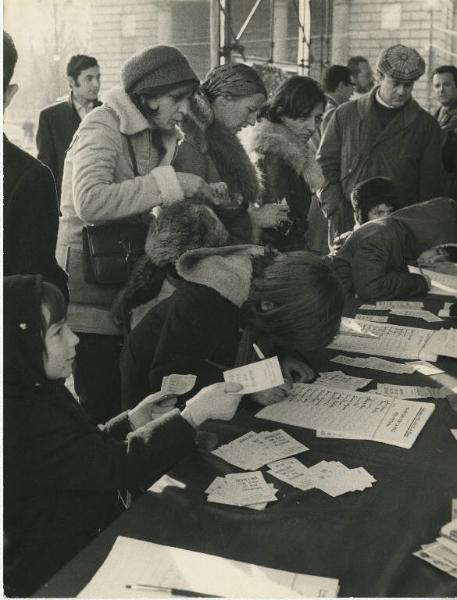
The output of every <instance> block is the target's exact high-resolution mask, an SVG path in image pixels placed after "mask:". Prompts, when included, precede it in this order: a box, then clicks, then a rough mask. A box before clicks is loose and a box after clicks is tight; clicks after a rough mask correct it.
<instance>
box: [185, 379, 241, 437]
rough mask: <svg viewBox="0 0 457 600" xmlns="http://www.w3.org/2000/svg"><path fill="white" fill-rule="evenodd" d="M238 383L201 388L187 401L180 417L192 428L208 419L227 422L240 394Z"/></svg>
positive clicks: (238, 400) (217, 384)
mask: <svg viewBox="0 0 457 600" xmlns="http://www.w3.org/2000/svg"><path fill="white" fill-rule="evenodd" d="M242 387H243V386H242V385H241V384H239V383H214V384H213V385H209V386H208V387H205V388H203V389H202V390H200V391H199V392H198V394H197V395H196V396H194V397H193V398H191V399H190V400H188V401H187V404H186V408H185V409H184V410H183V411H182V413H181V415H182V417H183V418H184V419H186V421H187V422H188V423H190V425H192V427H198V426H199V425H201V424H202V423H203V422H204V421H206V420H208V419H222V420H223V421H229V420H230V419H231V418H232V417H233V415H234V414H235V413H236V409H237V408H238V404H239V403H240V400H241V396H242V394H238V393H237V392H239V391H240V390H241V389H242Z"/></svg>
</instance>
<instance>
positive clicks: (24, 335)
mask: <svg viewBox="0 0 457 600" xmlns="http://www.w3.org/2000/svg"><path fill="white" fill-rule="evenodd" d="M4 307H5V312H4V342H5V353H4V485H5V488H4V530H5V542H6V543H5V551H4V582H5V591H6V594H7V595H9V596H25V595H30V594H31V593H33V591H34V590H35V589H36V588H37V587H38V586H39V585H40V584H42V583H43V582H44V581H46V580H47V579H48V578H49V577H50V576H51V575H52V574H53V573H54V572H55V571H56V570H57V569H59V568H60V567H61V566H63V565H64V564H65V563H66V562H67V561H68V560H69V559H70V558H71V557H72V556H73V555H74V554H76V553H77V552H78V551H79V550H81V549H82V548H83V547H84V546H85V545H86V544H87V543H88V542H89V541H90V539H91V538H93V537H94V536H95V535H96V534H97V533H98V532H100V531H101V530H102V529H103V528H104V527H105V526H106V525H107V524H108V523H109V522H110V521H111V520H112V519H113V518H114V517H115V516H116V515H117V514H119V512H120V510H121V508H120V504H119V503H118V496H119V490H123V489H124V490H125V489H128V488H135V489H138V488H145V487H147V486H149V485H150V484H151V483H152V482H153V481H154V480H156V479H157V478H158V477H159V476H161V475H162V474H163V473H164V472H166V471H167V470H168V469H170V468H171V467H172V466H173V465H174V464H175V463H177V462H178V461H179V460H180V459H181V458H183V457H184V456H185V455H187V454H188V453H190V452H192V451H193V449H194V447H195V445H194V437H195V431H194V428H195V427H197V426H198V425H200V424H201V423H202V422H203V421H205V420H206V419H208V418H221V419H230V418H231V417H232V416H233V414H234V412H235V410H236V407H237V404H238V402H239V399H240V396H239V395H238V394H234V393H231V394H226V393H225V392H226V391H227V392H229V391H230V392H237V391H238V390H239V389H240V387H239V386H238V385H237V384H219V385H217V386H213V387H212V388H211V389H210V388H206V389H205V390H202V391H201V392H200V393H199V394H197V396H195V397H194V398H193V399H192V400H190V401H189V402H188V403H187V406H186V408H185V409H184V410H183V411H182V413H180V412H179V411H178V410H176V409H172V407H173V405H174V403H175V401H176V399H175V398H174V397H172V396H170V395H165V394H163V393H161V392H159V393H158V394H154V395H152V396H149V397H147V398H145V399H144V400H143V401H142V402H140V403H139V404H138V406H137V407H136V408H135V409H133V410H130V411H126V412H124V413H122V414H120V415H118V416H117V417H115V418H113V419H111V420H110V421H108V422H107V423H106V424H105V425H102V426H99V427H95V426H94V425H93V424H92V423H91V421H90V419H89V418H88V417H87V416H86V414H85V413H84V411H83V410H82V408H81V407H80V406H79V404H78V403H77V402H76V401H75V399H74V398H73V396H72V395H71V393H70V392H69V391H68V390H67V388H66V387H65V386H64V380H65V378H66V377H68V376H69V375H70V374H71V370H72V365H73V360H74V357H75V348H76V345H77V343H78V338H77V336H76V335H75V334H73V332H72V331H71V330H70V329H69V327H68V326H67V324H66V321H65V318H66V314H65V313H66V304H65V300H64V298H63V296H62V294H61V293H60V292H59V290H58V289H57V288H56V287H55V286H53V285H52V284H49V283H46V282H43V281H42V279H41V277H40V276H29V275H27V276H19V275H16V276H11V277H6V278H5V280H4Z"/></svg>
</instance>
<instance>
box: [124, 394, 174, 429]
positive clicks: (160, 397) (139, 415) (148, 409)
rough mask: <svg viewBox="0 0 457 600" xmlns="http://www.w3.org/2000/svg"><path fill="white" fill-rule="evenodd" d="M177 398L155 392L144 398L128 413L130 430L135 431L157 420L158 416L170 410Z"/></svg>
mask: <svg viewBox="0 0 457 600" xmlns="http://www.w3.org/2000/svg"><path fill="white" fill-rule="evenodd" d="M176 401H177V398H176V396H175V395H173V394H169V393H168V392H156V393H155V394H150V395H149V396H146V398H145V399H144V400H142V401H141V402H140V403H139V404H138V405H137V406H135V408H132V409H131V410H129V411H128V413H127V415H128V419H129V422H130V426H131V427H132V430H133V431H135V430H136V429H139V428H140V427H143V426H144V425H146V423H149V421H152V420H153V419H157V417H159V416H160V415H163V414H164V413H166V412H168V411H169V410H171V409H172V408H173V407H174V406H175V404H176Z"/></svg>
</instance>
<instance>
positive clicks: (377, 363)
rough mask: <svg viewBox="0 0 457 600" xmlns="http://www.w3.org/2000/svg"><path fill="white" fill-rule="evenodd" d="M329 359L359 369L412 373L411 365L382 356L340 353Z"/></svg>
mask: <svg viewBox="0 0 457 600" xmlns="http://www.w3.org/2000/svg"><path fill="white" fill-rule="evenodd" d="M330 360H331V361H332V362H336V363H339V364H342V365H348V366H351V367H358V368H360V369H373V370H375V371H385V372H386V373H414V369H413V367H411V366H409V365H405V364H403V363H397V362H392V361H390V360H385V359H384V358H378V357H377V356H370V357H369V358H366V357H362V356H357V357H350V356H344V355H341V354H340V355H338V356H335V357H334V358H331V359H330ZM424 364H425V363H424Z"/></svg>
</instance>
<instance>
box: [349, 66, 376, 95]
mask: <svg viewBox="0 0 457 600" xmlns="http://www.w3.org/2000/svg"><path fill="white" fill-rule="evenodd" d="M347 66H348V69H349V70H350V71H351V75H352V81H353V82H354V84H355V87H354V94H353V96H352V98H353V99H354V100H355V99H356V98H358V97H359V96H361V95H362V94H366V93H367V92H369V91H370V90H371V89H372V87H373V86H374V80H373V71H372V70H371V67H370V63H369V62H368V59H367V58H365V57H364V56H351V58H350V59H349V60H348V64H347Z"/></svg>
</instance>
